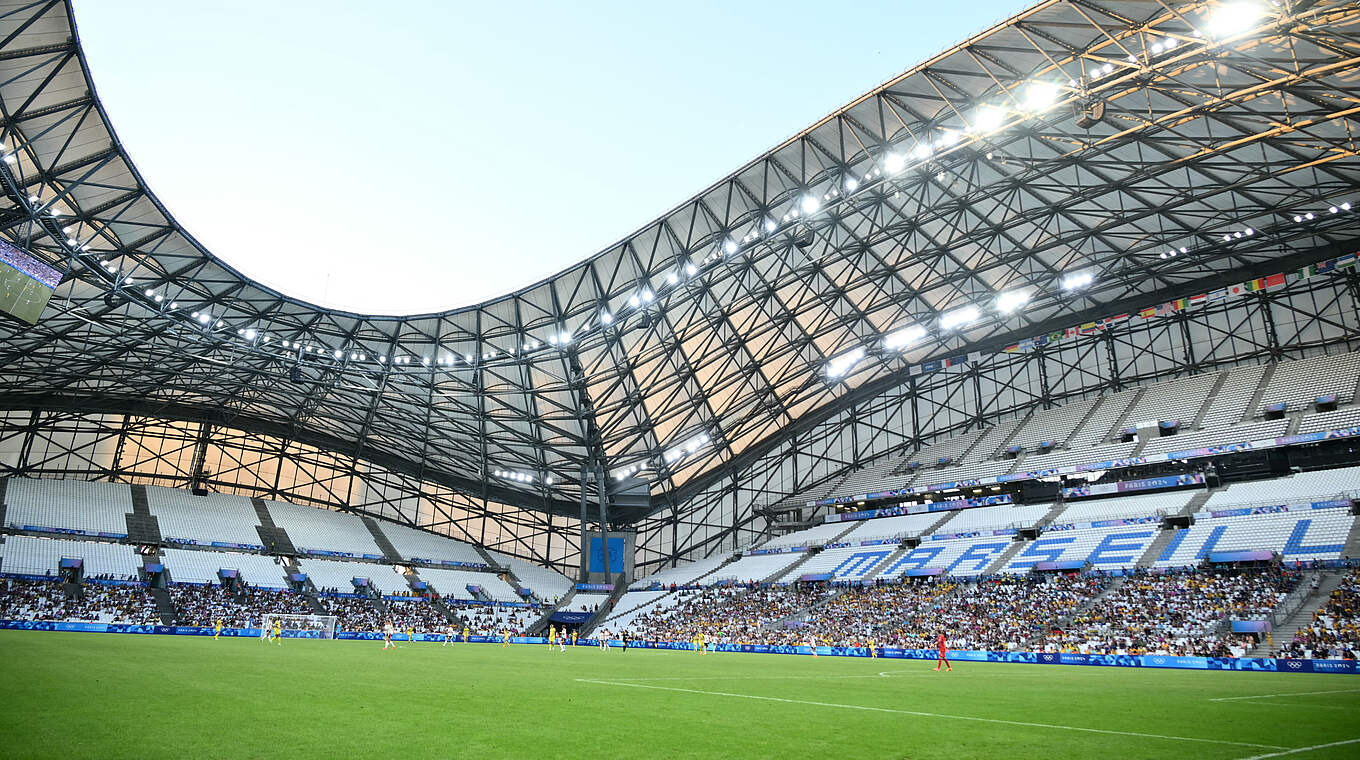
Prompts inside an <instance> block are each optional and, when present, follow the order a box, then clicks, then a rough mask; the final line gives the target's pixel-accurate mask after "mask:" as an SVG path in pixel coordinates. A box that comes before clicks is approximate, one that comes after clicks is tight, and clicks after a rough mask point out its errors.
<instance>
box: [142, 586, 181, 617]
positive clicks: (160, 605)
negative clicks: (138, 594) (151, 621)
mask: <svg viewBox="0 0 1360 760" xmlns="http://www.w3.org/2000/svg"><path fill="white" fill-rule="evenodd" d="M147 593H148V594H151V598H152V599H155V600H156V612H157V613H158V614H160V616H161V625H174V624H176V623H177V622H179V610H177V609H175V603H174V602H173V601H171V600H170V592H169V591H166V590H165V589H163V588H151V589H147Z"/></svg>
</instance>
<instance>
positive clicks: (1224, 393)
mask: <svg viewBox="0 0 1360 760" xmlns="http://www.w3.org/2000/svg"><path fill="white" fill-rule="evenodd" d="M1266 367H1267V365H1265V364H1250V365H1246V366H1242V367H1234V368H1233V369H1232V370H1230V371H1229V372H1228V376H1227V377H1226V378H1224V380H1223V385H1222V386H1221V387H1220V388H1219V389H1218V393H1216V394H1214V396H1213V400H1211V401H1210V402H1209V407H1208V408H1207V409H1205V411H1204V418H1203V419H1202V420H1200V423H1199V427H1201V428H1205V429H1208V428H1216V427H1223V426H1225V425H1234V424H1237V423H1238V422H1241V421H1242V419H1243V418H1244V417H1245V416H1246V414H1247V405H1248V404H1250V403H1251V399H1252V396H1254V395H1255V394H1256V388H1257V386H1259V385H1260V384H1261V377H1262V376H1263V375H1265V372H1266Z"/></svg>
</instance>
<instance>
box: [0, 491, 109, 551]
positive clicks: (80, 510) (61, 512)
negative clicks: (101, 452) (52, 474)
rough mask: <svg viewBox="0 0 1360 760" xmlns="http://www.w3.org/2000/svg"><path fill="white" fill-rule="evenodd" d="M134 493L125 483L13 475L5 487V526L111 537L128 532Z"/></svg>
mask: <svg viewBox="0 0 1360 760" xmlns="http://www.w3.org/2000/svg"><path fill="white" fill-rule="evenodd" d="M131 511H132V492H131V491H130V490H128V486H127V484H125V483H88V482H85V481H80V480H32V479H29V478H10V479H9V480H8V483H7V485H6V486H5V525H7V526H8V527H11V528H18V529H23V528H25V527H26V526H32V527H34V528H39V529H41V528H55V529H59V530H73V531H80V532H82V533H87V534H91V535H96V536H98V535H101V534H102V535H104V536H107V537H109V538H122V537H124V536H126V535H127V514H128V513H130V512H131Z"/></svg>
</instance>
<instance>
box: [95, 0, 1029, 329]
mask: <svg viewBox="0 0 1360 760" xmlns="http://www.w3.org/2000/svg"><path fill="white" fill-rule="evenodd" d="M1026 5H1027V2H1024V1H1023V0H1022V1H1021V2H1013V1H1012V0H1007V1H1005V2H1002V1H1001V0H981V1H980V2H973V3H962V4H955V3H942V2H923V0H908V1H907V2H902V1H901V0H898V1H897V2H888V1H886V0H884V1H881V2H871V1H868V0H864V1H856V0H849V1H842V2H826V1H825V0H823V1H822V2H807V3H805V2H770V1H767V0H761V1H759V2H756V1H752V2H730V1H729V2H717V1H710V0H693V1H689V2H674V3H669V4H661V3H653V2H636V1H634V2H595V1H594V0H582V1H581V2H573V3H565V2H557V3H547V2H544V3H537V2H521V3H504V2H490V3H486V2H481V3H472V2H425V1H423V0H408V1H407V2H401V3H383V2H339V1H338V0H330V1H320V2H310V1H305V0H288V1H287V2H278V1H277V0H273V1H252V0H233V1H232V2H222V1H219V0H194V1H193V2H184V0H117V2H109V1H108V0H76V3H75V8H76V22H77V24H78V28H79V32H80V37H81V40H82V42H83V44H84V47H85V52H86V55H87V56H88V59H89V63H90V68H91V70H92V72H93V77H94V82H95V86H96V87H97V88H98V92H99V95H100V97H101V99H102V100H103V103H104V106H105V107H106V109H107V110H108V113H109V117H110V119H111V120H112V122H113V126H114V129H115V130H116V131H117V133H118V135H119V137H120V139H121V140H122V142H123V144H124V145H125V147H126V149H127V150H128V152H129V154H130V155H131V156H132V160H133V162H134V163H135V164H136V165H137V167H138V168H139V170H140V171H141V172H142V176H143V177H144V179H145V180H146V182H147V184H148V185H149V186H150V188H151V190H152V191H153V192H155V193H156V194H157V196H158V197H159V198H160V199H161V201H162V202H164V203H165V205H166V207H167V208H169V209H170V211H171V213H172V214H174V215H175V217H176V218H177V219H178V220H179V222H180V223H181V224H183V225H184V226H185V227H186V228H187V229H188V230H189V232H190V233H191V234H193V235H194V236H195V237H196V238H198V240H199V241H200V242H202V243H203V244H204V245H206V246H207V247H208V249H209V250H210V251H212V252H213V253H214V254H216V255H218V256H219V257H221V258H222V259H223V260H225V261H226V262H228V263H229V264H231V265H232V266H234V267H236V268H237V269H239V270H241V271H242V272H244V273H246V274H248V275H250V276H252V277H254V278H255V279H257V280H260V281H261V282H264V283H266V284H269V285H272V286H274V287H276V288H278V289H280V290H282V291H283V292H285V293H288V294H289V295H293V296H296V297H299V298H302V299H305V300H308V301H311V302H314V303H320V304H324V305H328V306H337V307H341V308H346V309H352V310H357V311H362V312H371V313H385V314H403V313H418V312H424V311H435V310H440V309H446V308H452V307H457V306H467V305H471V304H474V303H477V302H480V301H483V300H486V299H488V298H492V297H495V296H498V295H503V294H505V293H508V292H510V291H513V290H515V289H518V288H521V287H524V286H526V285H529V284H531V283H533V282H536V281H538V280H540V279H542V278H544V277H546V276H548V275H551V274H552V273H554V272H557V271H559V270H561V269H563V268H564V267H566V266H568V265H570V264H572V263H573V262H576V261H580V260H582V259H584V258H586V257H588V256H590V255H591V254H594V253H596V252H598V251H600V250H602V249H603V248H605V247H607V246H608V245H610V244H612V243H614V242H616V241H618V240H620V239H621V238H623V237H624V236H626V235H628V234H629V233H631V232H632V231H633V230H635V229H637V228H639V227H641V226H642V225H644V224H646V223H647V222H650V221H651V220H653V219H655V218H656V217H658V216H660V215H661V214H662V213H663V212H665V211H666V210H667V209H669V208H671V207H672V206H674V205H676V204H678V203H680V202H682V201H684V200H686V199H687V198H689V197H691V196H693V195H694V194H695V193H697V192H698V191H700V190H702V189H703V188H704V187H707V186H708V185H710V184H712V183H713V182H715V181H717V180H718V179H721V178H722V177H724V176H726V175H727V174H729V173H730V172H731V171H733V170H735V169H736V168H737V167H739V166H740V165H742V164H744V163H746V162H747V161H749V160H751V159H752V158H754V157H756V156H757V155H759V154H761V153H763V152H764V151H766V150H768V149H769V148H771V147H773V146H774V145H776V144H778V143H780V142H782V141H783V140H784V139H785V138H787V137H789V136H791V135H792V134H794V133H796V132H798V131H799V130H801V129H803V128H804V127H806V126H807V125H809V124H811V123H812V122H814V121H816V120H817V119H819V118H821V117H822V116H825V115H826V114H828V113H830V112H831V111H833V110H835V109H836V108H838V107H839V106H841V105H844V104H845V103H847V102H849V101H850V100H852V99H854V98H856V97H858V96H859V95H861V94H863V93H864V92H866V91H868V90H869V89H871V88H873V87H874V86H876V85H878V84H880V83H881V82H883V81H884V80H887V79H889V78H891V77H893V76H895V75H896V74H898V73H900V72H902V71H903V70H905V69H907V68H910V67H911V66H913V65H915V64H917V63H919V62H921V61H922V60H924V59H925V58H927V57H929V56H931V55H933V54H935V53H937V52H939V51H941V50H943V49H945V48H947V47H950V46H952V45H954V44H955V43H957V42H960V41H962V40H964V39H965V38H967V37H969V36H972V35H973V34H975V33H977V32H980V31H982V30H983V29H985V28H986V27H988V26H991V25H992V24H994V23H997V22H999V21H1001V20H1002V19H1004V18H1005V17H1007V16H1010V15H1012V14H1014V13H1015V12H1017V11H1019V10H1022V9H1023V8H1024V7H1026Z"/></svg>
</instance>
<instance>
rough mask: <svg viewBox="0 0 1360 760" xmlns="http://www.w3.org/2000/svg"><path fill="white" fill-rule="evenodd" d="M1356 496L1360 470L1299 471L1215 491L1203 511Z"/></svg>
mask: <svg viewBox="0 0 1360 760" xmlns="http://www.w3.org/2000/svg"><path fill="white" fill-rule="evenodd" d="M1346 494H1356V495H1360V467H1341V468H1337V469H1334V470H1312V471H1309V472H1299V473H1295V474H1293V475H1290V476H1289V477H1285V478H1273V479H1270V480H1252V481H1246V482H1240V483H1234V484H1232V485H1230V486H1228V487H1227V488H1225V489H1223V490H1221V491H1216V492H1214V493H1213V494H1212V495H1210V496H1209V500H1208V501H1207V502H1205V504H1204V509H1205V510H1213V509H1225V508H1229V507H1236V506H1243V505H1258V504H1285V503H1289V504H1299V503H1307V502H1310V501H1322V500H1325V499H1335V498H1338V497H1341V496H1343V495H1346Z"/></svg>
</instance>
